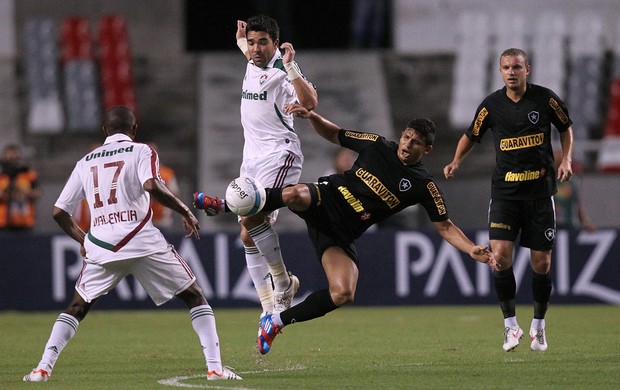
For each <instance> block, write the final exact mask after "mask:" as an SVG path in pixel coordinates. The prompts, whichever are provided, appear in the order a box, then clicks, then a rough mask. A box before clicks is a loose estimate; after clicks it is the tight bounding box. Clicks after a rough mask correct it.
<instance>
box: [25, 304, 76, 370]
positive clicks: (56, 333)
mask: <svg viewBox="0 0 620 390" xmlns="http://www.w3.org/2000/svg"><path fill="white" fill-rule="evenodd" d="M79 325H80V322H79V321H78V320H77V318H75V317H73V316H72V315H70V314H66V313H61V314H60V315H59V316H58V318H57V319H56V322H54V326H53V327H52V332H51V333H50V338H49V339H48V340H47V344H45V351H43V356H42V357H41V361H40V362H39V365H38V366H37V368H36V369H37V370H39V369H41V370H45V371H47V373H48V374H50V375H51V374H52V370H53V369H54V364H56V360H57V359H58V356H59V355H60V353H61V352H62V350H63V349H64V348H65V346H66V345H67V343H68V342H69V340H71V338H73V336H74V335H75V332H76V331H77V328H78V326H79Z"/></svg>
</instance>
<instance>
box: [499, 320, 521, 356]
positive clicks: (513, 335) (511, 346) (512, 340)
mask: <svg viewBox="0 0 620 390" xmlns="http://www.w3.org/2000/svg"><path fill="white" fill-rule="evenodd" d="M522 337H523V330H522V329H521V328H519V326H518V325H517V326H512V327H506V328H505V329H504V345H503V348H504V351H506V352H510V351H514V350H515V348H517V347H518V346H519V340H521V338H522Z"/></svg>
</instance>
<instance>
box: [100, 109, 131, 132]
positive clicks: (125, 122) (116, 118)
mask: <svg viewBox="0 0 620 390" xmlns="http://www.w3.org/2000/svg"><path fill="white" fill-rule="evenodd" d="M135 124H136V117H135V116H134V115H133V112H131V109H129V107H126V106H114V107H112V108H110V109H109V110H108V112H106V114H105V119H104V121H103V127H105V128H106V130H108V131H109V132H110V133H111V134H116V133H128V132H129V131H130V130H131V129H132V128H133V127H134V126H135Z"/></svg>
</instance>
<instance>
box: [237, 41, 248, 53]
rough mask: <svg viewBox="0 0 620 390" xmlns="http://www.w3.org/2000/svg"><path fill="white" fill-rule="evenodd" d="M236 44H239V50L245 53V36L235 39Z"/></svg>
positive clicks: (246, 50)
mask: <svg viewBox="0 0 620 390" xmlns="http://www.w3.org/2000/svg"><path fill="white" fill-rule="evenodd" d="M237 46H239V50H241V52H242V53H243V54H244V55H245V53H247V52H248V39H247V38H246V37H241V38H239V39H237Z"/></svg>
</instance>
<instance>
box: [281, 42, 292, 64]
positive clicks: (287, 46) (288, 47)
mask: <svg viewBox="0 0 620 390" xmlns="http://www.w3.org/2000/svg"><path fill="white" fill-rule="evenodd" d="M280 49H282V50H284V55H283V56H282V62H283V63H285V64H288V63H289V62H293V61H294V60H295V49H294V48H293V44H292V43H290V42H284V43H283V44H281V45H280Z"/></svg>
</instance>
